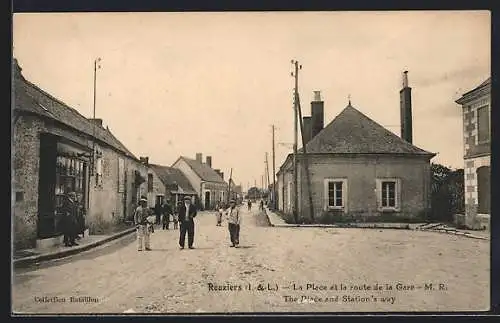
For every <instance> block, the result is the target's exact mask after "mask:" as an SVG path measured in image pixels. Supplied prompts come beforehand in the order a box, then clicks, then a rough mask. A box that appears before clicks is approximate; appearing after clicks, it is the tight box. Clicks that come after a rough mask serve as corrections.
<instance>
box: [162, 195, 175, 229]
mask: <svg viewBox="0 0 500 323" xmlns="http://www.w3.org/2000/svg"><path fill="white" fill-rule="evenodd" d="M161 212H162V214H163V216H162V225H163V230H168V229H169V226H170V215H171V214H172V213H173V212H172V208H171V207H170V201H169V200H165V202H164V203H163V206H162V211H161Z"/></svg>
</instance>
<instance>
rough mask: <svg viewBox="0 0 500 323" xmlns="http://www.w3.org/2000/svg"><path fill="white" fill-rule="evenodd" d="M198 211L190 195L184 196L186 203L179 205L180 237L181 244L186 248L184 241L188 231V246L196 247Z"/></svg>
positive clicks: (182, 247)
mask: <svg viewBox="0 0 500 323" xmlns="http://www.w3.org/2000/svg"><path fill="white" fill-rule="evenodd" d="M196 214H197V211H196V206H194V205H193V204H192V203H191V198H190V197H189V196H186V197H184V204H183V205H182V206H180V207H179V223H180V225H181V226H180V230H179V231H180V237H179V246H180V247H181V249H184V241H185V239H186V233H187V235H188V247H189V249H194V247H193V243H194V221H193V219H194V218H195V217H196Z"/></svg>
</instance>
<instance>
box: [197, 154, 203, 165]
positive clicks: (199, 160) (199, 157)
mask: <svg viewBox="0 0 500 323" xmlns="http://www.w3.org/2000/svg"><path fill="white" fill-rule="evenodd" d="M196 161H197V162H199V163H200V164H201V163H203V155H202V154H201V153H196Z"/></svg>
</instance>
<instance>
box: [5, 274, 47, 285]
mask: <svg viewBox="0 0 500 323" xmlns="http://www.w3.org/2000/svg"><path fill="white" fill-rule="evenodd" d="M39 276H40V275H36V274H23V275H13V277H12V278H13V279H12V283H13V285H17V284H23V283H26V282H27V281H29V280H31V279H33V278H36V277H39Z"/></svg>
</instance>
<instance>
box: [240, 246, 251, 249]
mask: <svg viewBox="0 0 500 323" xmlns="http://www.w3.org/2000/svg"><path fill="white" fill-rule="evenodd" d="M249 248H255V246H238V248H236V249H249Z"/></svg>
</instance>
